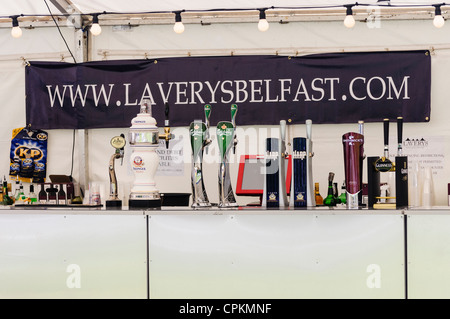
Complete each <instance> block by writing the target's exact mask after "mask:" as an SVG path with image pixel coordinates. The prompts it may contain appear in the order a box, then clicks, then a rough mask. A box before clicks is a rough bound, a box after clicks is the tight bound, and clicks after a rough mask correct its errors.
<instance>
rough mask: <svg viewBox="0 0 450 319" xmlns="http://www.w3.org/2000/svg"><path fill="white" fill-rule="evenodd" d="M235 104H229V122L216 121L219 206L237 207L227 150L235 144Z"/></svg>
mask: <svg viewBox="0 0 450 319" xmlns="http://www.w3.org/2000/svg"><path fill="white" fill-rule="evenodd" d="M236 112H237V105H236V104H233V105H231V122H229V121H221V122H219V123H217V142H218V144H219V153H220V165H219V176H218V177H219V208H227V207H237V206H238V204H237V203H236V199H235V197H234V192H233V188H232V186H231V179H230V168H229V155H228V154H229V151H230V149H231V148H232V147H233V149H234V148H235V146H236V144H237V138H236V122H235V117H236Z"/></svg>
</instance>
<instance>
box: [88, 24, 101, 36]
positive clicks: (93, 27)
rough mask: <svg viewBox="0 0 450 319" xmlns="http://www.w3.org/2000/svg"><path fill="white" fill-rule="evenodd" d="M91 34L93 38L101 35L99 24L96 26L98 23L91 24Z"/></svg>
mask: <svg viewBox="0 0 450 319" xmlns="http://www.w3.org/2000/svg"><path fill="white" fill-rule="evenodd" d="M90 31H91V33H92V35H95V36H97V35H99V34H100V33H102V27H101V26H100V24H98V23H93V24H92V25H91V30H90Z"/></svg>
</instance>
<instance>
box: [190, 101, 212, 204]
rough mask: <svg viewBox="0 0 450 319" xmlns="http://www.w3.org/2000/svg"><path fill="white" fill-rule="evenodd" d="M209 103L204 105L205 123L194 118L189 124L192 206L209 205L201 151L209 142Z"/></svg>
mask: <svg viewBox="0 0 450 319" xmlns="http://www.w3.org/2000/svg"><path fill="white" fill-rule="evenodd" d="M210 115H211V105H209V104H207V105H205V123H203V122H202V121H201V120H194V122H192V123H191V125H190V126H189V135H190V141H191V148H192V167H191V187H192V205H191V207H192V208H200V207H210V206H211V204H210V202H209V200H208V195H207V193H206V189H205V185H204V181H203V169H202V166H203V165H202V164H203V151H204V149H205V148H206V150H207V149H208V148H207V146H208V145H209V144H210V143H211V140H210V139H209V116H210Z"/></svg>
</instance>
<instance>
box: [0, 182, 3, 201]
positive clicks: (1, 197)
mask: <svg viewBox="0 0 450 319" xmlns="http://www.w3.org/2000/svg"><path fill="white" fill-rule="evenodd" d="M0 205H3V185H2V187H0Z"/></svg>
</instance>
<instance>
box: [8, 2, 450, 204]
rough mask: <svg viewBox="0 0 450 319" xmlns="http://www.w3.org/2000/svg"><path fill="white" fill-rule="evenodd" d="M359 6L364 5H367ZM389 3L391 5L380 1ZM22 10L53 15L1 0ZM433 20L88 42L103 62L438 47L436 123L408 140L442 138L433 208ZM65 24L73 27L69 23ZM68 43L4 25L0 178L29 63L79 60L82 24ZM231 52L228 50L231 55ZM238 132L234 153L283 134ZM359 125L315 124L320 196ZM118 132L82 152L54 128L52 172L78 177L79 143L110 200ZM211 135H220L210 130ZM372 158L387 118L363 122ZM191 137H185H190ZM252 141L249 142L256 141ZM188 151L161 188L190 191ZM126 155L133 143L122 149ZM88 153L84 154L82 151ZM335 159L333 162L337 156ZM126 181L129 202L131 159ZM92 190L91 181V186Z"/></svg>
mask: <svg viewBox="0 0 450 319" xmlns="http://www.w3.org/2000/svg"><path fill="white" fill-rule="evenodd" d="M63 2H65V1H56V0H55V1H51V0H47V3H48V4H49V6H50V9H51V11H52V12H53V13H54V14H57V13H59V11H58V8H57V7H56V6H55V5H54V4H53V3H63ZM71 3H73V5H74V6H75V7H76V8H77V9H78V10H80V12H82V13H93V12H103V11H111V12H148V11H172V10H182V9H186V10H207V9H217V8H260V7H270V6H277V7H282V6H303V5H304V6H322V5H323V6H325V5H344V4H348V3H354V2H352V1H341V0H338V1H333V0H320V1H317V0H303V1H293V0H292V1H289V0H286V1H266V0H264V1H257V0H246V1H240V0H239V1H238V0H235V1H226V2H224V1H205V0H199V1H197V0H195V1H193V0H190V1H144V0H139V1H112V0H108V1H104V0H103V1H101V0H72V1H71ZM361 3H362V2H361ZM364 3H366V4H376V3H377V1H375V0H367V1H364ZM390 3H391V4H392V5H397V4H398V5H406V4H420V5H423V4H428V5H430V6H431V5H432V4H433V3H434V1H433V2H432V1H429V0H423V1H419V0H414V1H395V0H392V1H390ZM383 4H384V3H383ZM18 14H36V15H39V14H42V15H47V14H48V9H47V6H46V5H45V3H44V1H36V0H14V1H13V0H11V1H10V0H8V1H6V0H4V1H2V5H1V6H0V16H10V15H18ZM431 18H432V17H431V16H430V20H402V21H397V20H393V21H384V20H382V21H381V23H380V24H379V25H377V27H375V28H369V27H368V26H367V25H366V24H365V23H357V25H356V26H355V27H354V28H353V29H347V28H345V27H344V26H343V24H342V21H325V22H320V21H311V22H301V23H300V22H298V23H289V24H279V23H271V25H270V29H269V30H268V31H267V32H264V33H263V32H259V31H258V30H257V28H256V23H255V24H251V23H221V24H212V25H208V26H204V25H200V24H191V25H187V26H186V31H185V32H184V33H183V34H181V35H180V34H175V33H174V32H173V31H172V28H171V26H168V25H141V26H139V27H133V28H131V29H121V28H115V27H114V26H102V34H101V35H99V36H97V37H90V38H89V41H90V43H89V49H90V55H89V60H102V59H131V58H145V57H146V56H147V54H148V56H149V57H158V56H165V57H169V56H187V55H188V54H189V53H191V52H194V51H195V50H197V52H198V53H199V54H207V55H208V54H210V55H212V54H231V53H233V54H261V53H264V54H279V53H280V52H281V54H283V52H282V51H283V50H284V54H292V52H294V53H295V52H298V53H299V54H307V53H314V52H336V51H355V50H356V51H367V50H400V49H401V50H404V49H430V50H431V51H432V101H431V103H432V105H431V110H432V111H431V121H430V122H429V123H415V124H411V123H406V124H405V128H404V131H405V134H404V135H405V136H408V135H409V136H417V135H420V136H424V137H427V138H430V139H435V140H443V142H442V143H441V144H439V145H441V146H442V148H443V149H442V152H443V154H444V156H445V158H444V164H445V167H444V168H442V169H438V170H436V174H435V175H434V178H435V179H434V190H435V204H437V205H447V183H448V182H449V178H448V176H449V175H450V174H449V173H450V166H449V165H448V158H449V155H450V149H448V147H447V146H446V145H449V138H450V127H449V126H448V120H447V119H448V118H449V116H450V111H449V110H448V92H449V87H448V81H447V74H449V73H450V39H449V37H448V34H449V32H450V24H449V23H447V24H446V25H445V26H444V27H443V28H441V29H437V28H435V27H433V25H432V23H431ZM64 26H67V25H64ZM61 32H62V34H63V36H64V39H65V40H66V42H67V44H68V47H69V48H67V47H66V45H65V43H64V41H63V39H62V37H61V35H60V34H59V32H58V30H57V29H56V27H54V26H49V27H45V28H34V29H32V28H28V29H26V28H24V30H23V36H22V37H21V38H19V39H13V38H12V37H11V35H10V30H9V28H5V27H4V28H2V29H0V45H1V48H2V49H1V50H0V67H1V70H2V71H1V72H0V79H1V82H0V112H1V114H2V120H1V121H0V147H1V148H2V149H3V150H4V152H3V154H4V155H3V156H1V157H0V168H1V169H0V176H1V175H5V176H7V175H8V169H9V157H8V156H7V154H8V153H9V147H10V138H11V131H12V129H14V128H17V127H21V126H25V125H26V124H27V123H25V97H24V92H25V89H24V85H25V84H24V82H25V75H24V73H25V72H24V59H25V60H52V61H61V60H63V61H66V62H73V61H72V59H71V57H70V54H69V52H68V50H69V49H70V51H72V52H75V51H76V49H77V36H76V34H75V32H76V30H75V29H74V28H73V27H70V26H69V27H64V28H61ZM227 52H228V53H227ZM246 129H249V128H248V127H242V128H239V130H240V134H241V136H243V137H242V138H241V139H240V143H239V144H238V151H237V152H236V153H237V154H244V153H248V152H249V149H250V148H251V147H253V145H254V144H257V145H258V146H259V152H260V153H261V152H262V151H263V148H262V144H263V143H262V141H263V137H265V136H271V135H274V136H276V135H278V131H277V130H278V128H277V127H257V128H251V129H256V130H257V131H258V132H259V133H260V138H259V140H258V141H256V143H255V141H252V142H251V143H250V142H249V141H248V140H247V141H246V139H245V130H246ZM355 129H356V128H355V125H350V124H339V125H315V126H313V140H314V152H315V157H314V164H313V167H314V172H313V175H314V179H315V181H317V182H320V185H321V193H322V195H324V194H325V193H326V181H327V176H328V172H330V171H333V172H335V173H336V175H335V180H336V181H337V182H339V184H340V183H342V181H343V178H344V176H343V175H344V168H343V160H341V158H342V143H341V136H342V134H343V133H345V132H348V131H352V130H355ZM174 131H175V134H176V135H177V136H179V135H183V134H186V128H175V130H174ZM120 133H125V134H127V132H126V130H125V131H124V130H122V129H97V130H89V132H88V138H87V152H86V154H83V150H81V149H80V142H81V140H80V136H79V135H75V137H76V138H75V144H74V145H73V144H72V140H73V132H72V131H71V130H51V131H49V146H48V147H49V158H48V172H47V175H51V174H66V175H69V174H70V173H71V164H72V157H71V154H72V147H73V148H74V150H75V152H74V162H75V164H74V166H73V172H72V174H73V177H74V179H75V181H77V182H79V181H80V179H81V178H80V176H81V175H82V174H81V173H80V167H81V166H80V165H79V164H78V163H79V162H82V160H83V159H84V158H86V160H87V162H88V167H89V172H88V180H89V181H93V182H98V183H101V184H102V185H103V187H102V190H103V192H102V196H103V199H105V198H106V197H107V193H108V189H109V177H108V167H107V166H108V161H109V158H110V156H111V154H112V152H113V149H112V148H111V146H110V143H109V141H110V139H111V138H112V137H113V136H115V135H119V134H120ZM212 133H214V132H212ZM365 133H366V134H365V135H366V148H365V149H366V154H368V155H369V156H371V155H377V154H378V155H379V154H380V153H381V151H382V138H381V136H382V128H381V124H380V123H368V124H366V127H365ZM289 134H290V137H293V136H304V135H305V126H304V125H295V126H293V127H292V128H291V131H290V132H289ZM185 140H187V138H186V139H185ZM250 144H251V145H250ZM189 152H190V150H189V148H185V154H184V155H185V157H186V159H187V160H186V164H185V165H184V175H183V176H163V175H159V176H157V180H156V182H157V185H158V187H159V189H160V190H161V191H162V192H187V193H188V192H190V191H191V190H190V163H189V160H190V159H189V154H190V153H189ZM125 154H126V156H128V157H129V154H130V149H129V147H128V146H127V147H126V149H125ZM85 156H86V157H85ZM215 156H217V152H215V151H214V149H213V150H211V152H209V154H208V155H207V157H206V158H205V162H206V163H207V164H206V165H205V167H204V170H205V175H206V176H207V180H206V187H207V190H208V193H209V194H208V195H209V197H210V198H211V200H212V201H214V202H217V199H218V194H217V193H218V189H217V188H218V187H217V169H218V168H217V161H216V160H215ZM331 156H332V157H333V158H336V160H334V161H332V162H331V161H329V159H330V157H331ZM238 160H239V157H238V155H236V156H235V157H234V158H233V161H234V162H233V164H232V166H231V169H232V180H233V185H235V181H236V175H237V162H238ZM116 169H117V178H118V181H119V194H120V196H121V197H122V198H123V199H124V200H125V201H126V197H127V195H128V192H129V189H130V186H131V183H132V180H133V176H132V174H131V170H130V167H129V164H128V163H127V157H126V158H125V160H124V165H123V166H120V165H117V166H116ZM86 186H87V185H86ZM251 201H255V198H242V197H238V202H239V203H240V204H245V203H247V202H251Z"/></svg>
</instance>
